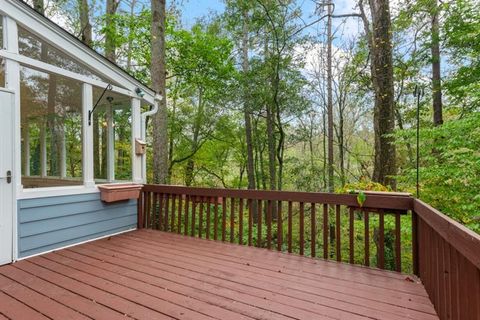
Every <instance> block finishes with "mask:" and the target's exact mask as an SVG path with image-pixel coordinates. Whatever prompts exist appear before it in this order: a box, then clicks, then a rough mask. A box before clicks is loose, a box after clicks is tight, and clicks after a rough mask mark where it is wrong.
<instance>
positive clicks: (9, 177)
mask: <svg viewBox="0 0 480 320" xmlns="http://www.w3.org/2000/svg"><path fill="white" fill-rule="evenodd" d="M0 179H5V180H7V183H8V184H10V183H12V171H10V170H8V171H7V176H6V177H0Z"/></svg>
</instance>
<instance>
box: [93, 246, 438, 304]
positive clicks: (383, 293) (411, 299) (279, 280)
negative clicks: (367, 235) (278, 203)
mask: <svg viewBox="0 0 480 320" xmlns="http://www.w3.org/2000/svg"><path fill="white" fill-rule="evenodd" d="M96 245H98V246H107V247H108V249H111V250H114V251H119V252H123V253H129V254H131V255H134V256H137V257H139V258H147V257H148V259H149V260H151V261H157V262H163V261H166V262H165V263H168V264H171V265H172V266H175V267H179V268H183V269H189V270H191V271H198V272H202V273H204V274H210V275H214V276H217V277H221V278H225V279H227V280H228V279H230V278H232V277H235V278H236V281H239V282H242V281H248V280H250V281H252V282H253V283H259V284H261V283H265V284H270V283H271V282H275V283H276V284H281V285H282V286H284V287H285V288H290V289H296V290H299V291H304V292H310V293H313V294H315V293H317V292H319V291H323V290H329V291H333V292H340V293H344V294H347V295H349V296H354V297H365V298H368V299H370V300H372V301H379V302H383V303H387V304H392V305H398V306H401V307H404V308H409V309H413V310H420V311H422V312H428V311H429V310H431V307H430V302H429V301H428V299H427V298H425V297H419V296H417V295H412V294H408V293H401V292H396V291H395V288H394V287H392V289H389V290H386V289H380V288H373V287H371V286H368V285H359V284H356V283H339V282H338V281H336V280H335V279H329V278H326V277H322V278H321V279H316V280H309V279H302V278H299V277H295V276H290V275H288V274H283V273H281V272H278V271H274V272H271V271H269V272H265V271H264V270H261V269H254V270H253V269H251V265H238V266H237V267H236V269H234V266H233V265H231V264H230V265H225V263H224V261H222V260H211V259H209V258H205V257H203V256H202V255H200V254H199V255H197V256H195V255H190V256H185V253H184V252H183V251H182V250H174V249H171V250H167V249H165V248H163V249H162V250H159V247H160V248H161V246H160V244H157V245H145V244H143V243H142V245H141V246H139V245H138V241H137V242H132V241H123V240H120V239H117V240H116V241H115V245H114V246H112V244H111V243H109V242H108V241H99V243H97V244H96ZM155 249H157V250H158V251H154V250H155ZM128 250H129V251H128ZM232 271H234V272H232ZM374 280H375V279H372V281H374ZM404 281H405V280H404ZM417 301H420V303H419V302H417Z"/></svg>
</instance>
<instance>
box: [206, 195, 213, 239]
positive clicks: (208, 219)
mask: <svg viewBox="0 0 480 320" xmlns="http://www.w3.org/2000/svg"><path fill="white" fill-rule="evenodd" d="M211 207H212V197H207V232H206V233H207V239H210V214H211Z"/></svg>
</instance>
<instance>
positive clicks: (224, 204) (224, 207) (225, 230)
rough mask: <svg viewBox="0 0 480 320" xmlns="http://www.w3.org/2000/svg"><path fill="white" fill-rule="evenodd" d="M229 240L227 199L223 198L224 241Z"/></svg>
mask: <svg viewBox="0 0 480 320" xmlns="http://www.w3.org/2000/svg"><path fill="white" fill-rule="evenodd" d="M226 238H227V198H225V197H223V198H222V241H225V239H226Z"/></svg>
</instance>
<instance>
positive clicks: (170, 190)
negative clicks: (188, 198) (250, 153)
mask: <svg viewBox="0 0 480 320" xmlns="http://www.w3.org/2000/svg"><path fill="white" fill-rule="evenodd" d="M143 190H144V191H146V192H158V193H165V194H176V195H181V194H193V195H195V196H199V197H219V198H222V197H229V198H249V199H252V200H272V201H296V202H305V203H322V204H330V205H336V204H340V205H345V206H349V207H359V204H358V201H357V195H356V194H339V193H327V192H297V191H272V190H249V189H221V188H200V187H185V186H172V185H155V184H147V185H145V186H144V188H143ZM413 200H414V198H413V197H411V196H406V195H404V194H398V193H392V194H389V193H388V192H386V193H384V194H377V193H376V194H368V193H367V198H366V201H365V203H364V204H363V206H362V207H363V208H368V209H387V210H388V209H389V210H405V211H406V210H412V209H413Z"/></svg>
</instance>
